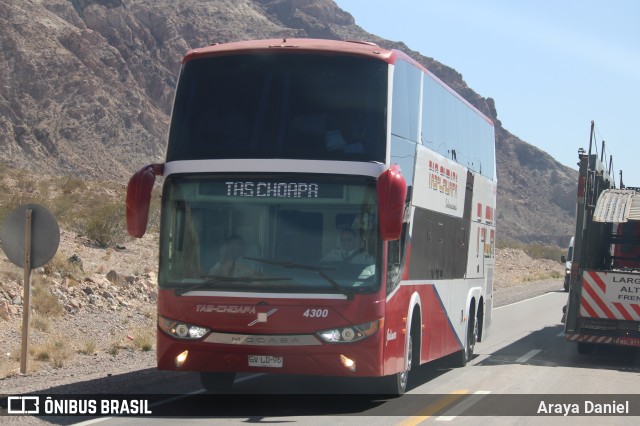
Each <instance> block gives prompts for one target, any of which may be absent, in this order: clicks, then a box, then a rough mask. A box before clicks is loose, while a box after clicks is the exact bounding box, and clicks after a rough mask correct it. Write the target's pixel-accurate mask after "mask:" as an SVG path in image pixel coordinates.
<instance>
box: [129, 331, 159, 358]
mask: <svg viewBox="0 0 640 426" xmlns="http://www.w3.org/2000/svg"><path fill="white" fill-rule="evenodd" d="M131 336H132V337H133V340H132V342H133V348H134V349H137V350H140V351H142V352H148V351H150V350H152V349H153V344H154V343H155V340H156V335H155V330H153V331H152V330H148V329H146V328H137V329H135V330H134V331H133V332H132V333H131Z"/></svg>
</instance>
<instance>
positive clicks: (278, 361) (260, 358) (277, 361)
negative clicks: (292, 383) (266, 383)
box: [249, 355, 282, 368]
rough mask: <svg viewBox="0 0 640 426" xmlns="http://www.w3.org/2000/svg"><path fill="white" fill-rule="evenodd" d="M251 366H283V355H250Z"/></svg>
mask: <svg viewBox="0 0 640 426" xmlns="http://www.w3.org/2000/svg"><path fill="white" fill-rule="evenodd" d="M249 367H270V368H282V357H281V356H271V355H249Z"/></svg>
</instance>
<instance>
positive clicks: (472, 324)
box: [457, 314, 478, 367]
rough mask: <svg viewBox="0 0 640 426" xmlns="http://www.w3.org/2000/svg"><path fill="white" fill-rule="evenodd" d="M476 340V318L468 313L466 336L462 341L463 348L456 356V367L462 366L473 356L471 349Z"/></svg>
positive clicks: (473, 347)
mask: <svg viewBox="0 0 640 426" xmlns="http://www.w3.org/2000/svg"><path fill="white" fill-rule="evenodd" d="M477 341H478V320H477V318H476V316H475V314H473V315H469V322H468V324H467V336H466V339H465V343H464V348H462V351H460V355H459V358H458V362H457V364H458V367H464V366H465V365H467V363H468V362H469V361H471V359H472V358H473V351H474V350H475V348H476V342H477Z"/></svg>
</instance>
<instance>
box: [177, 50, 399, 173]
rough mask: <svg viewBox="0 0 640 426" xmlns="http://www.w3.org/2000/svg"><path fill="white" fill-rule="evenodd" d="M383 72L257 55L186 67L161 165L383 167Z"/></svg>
mask: <svg viewBox="0 0 640 426" xmlns="http://www.w3.org/2000/svg"><path fill="white" fill-rule="evenodd" d="M386 95H387V64H386V63H385V62H383V61H378V60H374V59H369V58H362V57H351V56H340V55H336V56H330V55H326V54H325V55H321V54H310V53H305V54H300V53H293V52H289V53H264V54H242V55H231V56H217V57H208V58H201V59H193V60H191V61H189V62H187V63H186V64H185V66H184V69H183V71H182V73H181V77H180V82H179V85H178V90H177V93H176V100H175V105H174V111H173V117H172V123H171V130H170V136H169V147H168V150H167V161H176V160H193V159H221V158H242V159H245V158H287V159H316V160H345V161H377V162H381V163H383V162H384V159H385V135H386Z"/></svg>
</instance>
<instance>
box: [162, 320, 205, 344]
mask: <svg viewBox="0 0 640 426" xmlns="http://www.w3.org/2000/svg"><path fill="white" fill-rule="evenodd" d="M158 326H159V327H160V330H162V331H164V332H165V333H167V334H168V335H170V336H172V337H175V338H178V339H192V340H196V339H201V338H203V337H204V336H205V335H206V334H207V333H208V332H209V329H208V328H206V327H199V326H197V325H191V324H187V323H184V322H179V321H175V320H172V319H169V318H165V317H161V316H158Z"/></svg>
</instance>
